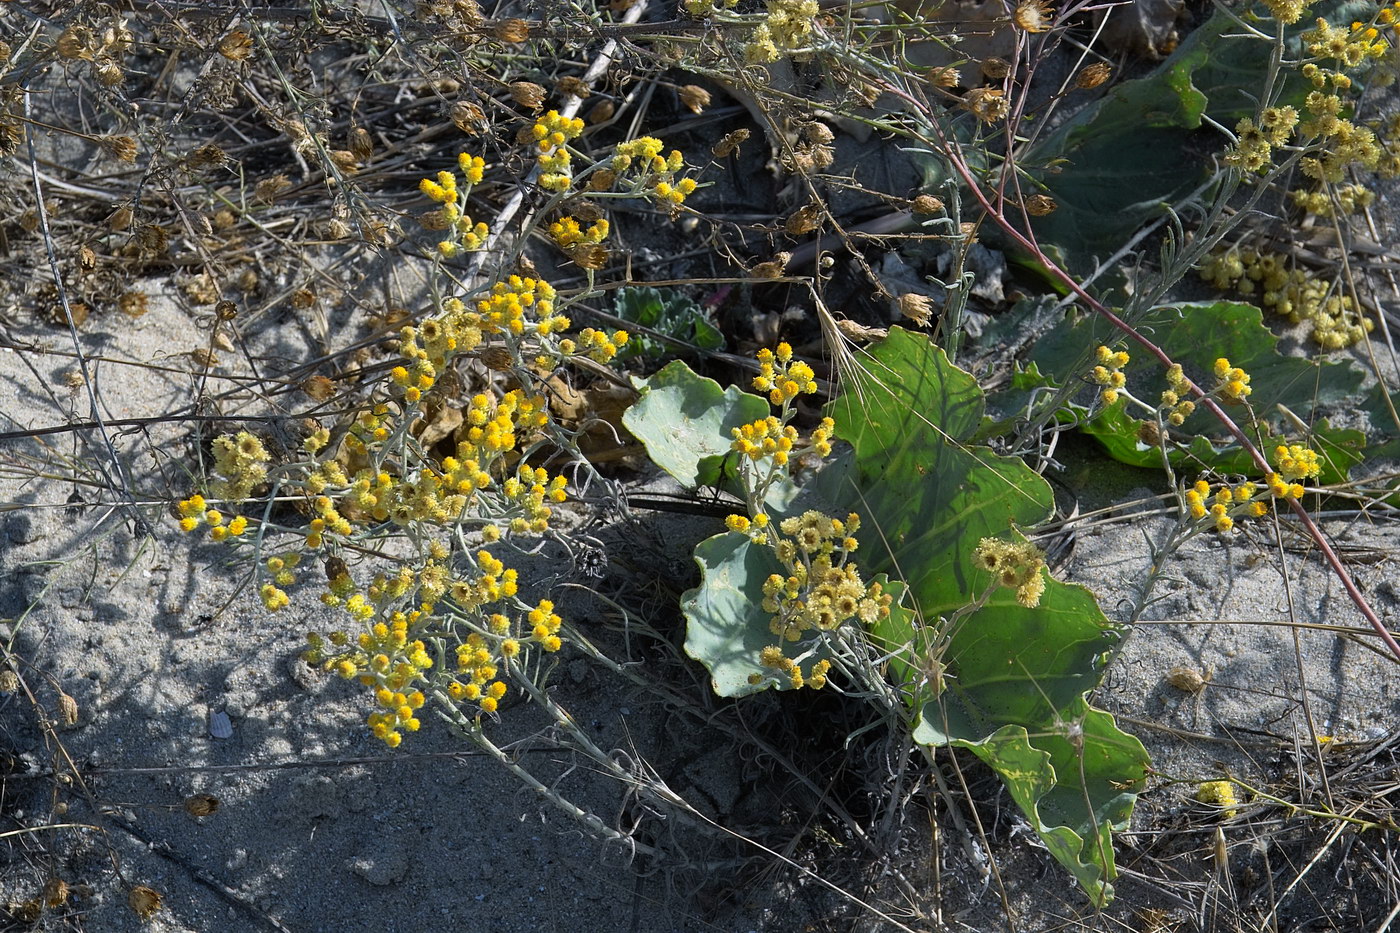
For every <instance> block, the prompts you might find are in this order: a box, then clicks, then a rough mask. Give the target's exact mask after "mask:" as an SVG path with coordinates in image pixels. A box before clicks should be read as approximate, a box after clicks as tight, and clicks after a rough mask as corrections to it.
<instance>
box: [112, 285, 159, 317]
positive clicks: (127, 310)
mask: <svg viewBox="0 0 1400 933" xmlns="http://www.w3.org/2000/svg"><path fill="white" fill-rule="evenodd" d="M117 310H118V311H120V312H121V313H122V314H125V315H126V316H127V317H143V316H144V315H145V314H146V312H147V311H149V310H151V306H150V299H149V298H147V297H146V293H145V292H136V291H132V292H122V294H121V297H119V298H118V299H117Z"/></svg>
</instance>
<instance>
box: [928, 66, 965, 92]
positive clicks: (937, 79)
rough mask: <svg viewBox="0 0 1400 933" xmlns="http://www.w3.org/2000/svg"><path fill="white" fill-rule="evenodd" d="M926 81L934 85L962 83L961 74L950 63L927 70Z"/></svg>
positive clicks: (946, 85) (949, 85)
mask: <svg viewBox="0 0 1400 933" xmlns="http://www.w3.org/2000/svg"><path fill="white" fill-rule="evenodd" d="M928 83H929V84H932V85H933V86H934V87H957V86H958V85H960V84H962V75H961V74H959V73H958V69H956V68H954V67H953V66H952V65H943V66H941V67H938V68H930V69H929V70H928Z"/></svg>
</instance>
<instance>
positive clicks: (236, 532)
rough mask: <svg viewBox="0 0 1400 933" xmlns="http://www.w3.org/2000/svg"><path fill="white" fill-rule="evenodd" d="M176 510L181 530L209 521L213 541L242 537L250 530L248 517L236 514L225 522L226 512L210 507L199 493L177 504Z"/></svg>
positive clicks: (196, 526) (190, 529)
mask: <svg viewBox="0 0 1400 933" xmlns="http://www.w3.org/2000/svg"><path fill="white" fill-rule="evenodd" d="M175 511H176V514H178V515H179V522H180V530H181V531H194V530H195V529H196V528H198V527H199V526H200V525H201V524H203V523H208V525H209V537H210V539H211V540H213V541H225V540H227V539H229V538H237V537H241V536H242V535H243V533H244V532H245V531H247V530H248V519H246V518H244V517H243V516H242V515H235V516H234V517H233V518H231V519H229V520H228V522H227V523H225V522H224V514H223V513H222V512H220V511H219V510H218V509H213V508H210V507H209V505H208V503H206V502H205V501H204V497H203V496H201V495H199V494H195V495H193V496H190V497H189V498H188V499H183V500H181V501H180V502H179V503H177V504H176V506H175Z"/></svg>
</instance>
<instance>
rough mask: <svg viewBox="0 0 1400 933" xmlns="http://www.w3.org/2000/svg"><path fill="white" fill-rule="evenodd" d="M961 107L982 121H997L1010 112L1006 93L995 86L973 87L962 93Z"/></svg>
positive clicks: (1004, 117)
mask: <svg viewBox="0 0 1400 933" xmlns="http://www.w3.org/2000/svg"><path fill="white" fill-rule="evenodd" d="M962 107H963V109H964V110H966V111H968V112H969V113H971V114H972V115H973V116H975V117H977V119H979V120H981V121H982V122H983V123H997V122H999V121H1001V120H1004V119H1006V115H1007V114H1008V113H1010V112H1011V104H1010V103H1009V102H1008V101H1007V99H1006V93H1005V92H1004V91H1002V89H1001V88H995V87H975V88H973V89H972V90H970V91H968V92H967V93H966V94H965V95H963V101H962Z"/></svg>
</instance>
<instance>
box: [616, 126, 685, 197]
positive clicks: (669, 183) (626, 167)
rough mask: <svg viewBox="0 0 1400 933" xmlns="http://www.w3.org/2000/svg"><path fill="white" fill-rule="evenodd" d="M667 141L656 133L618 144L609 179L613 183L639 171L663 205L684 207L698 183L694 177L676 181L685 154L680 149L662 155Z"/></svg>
mask: <svg viewBox="0 0 1400 933" xmlns="http://www.w3.org/2000/svg"><path fill="white" fill-rule="evenodd" d="M664 148H665V144H664V143H662V142H661V140H659V139H657V138H656V137H655V136H642V137H639V138H637V139H633V140H629V141H628V142H623V143H618V145H617V149H616V151H615V152H614V154H613V158H612V168H611V170H610V171H609V173H608V175H607V176H605V178H607V179H608V181H609V184H611V183H612V180H614V179H616V177H617V176H618V175H622V174H623V173H625V172H628V171H635V172H637V173H638V174H639V175H640V176H641V177H642V178H643V179H644V181H645V183H646V184H647V185H648V186H649V187H650V188H651V192H650V193H651V195H652V196H653V197H655V198H656V200H657V201H658V202H660V203H662V204H669V205H672V206H677V207H678V206H680V205H681V204H684V203H685V199H686V198H688V197H690V195H691V194H693V193H694V192H695V189H696V188H697V187H698V185H697V184H696V182H695V179H693V178H682V179H680V180H679V181H677V180H676V177H675V176H676V175H677V174H678V173H679V172H682V171H684V170H685V157H684V156H683V155H681V152H680V150H679V149H672V150H671V152H670V153H669V154H668V155H666V156H662V154H661V151H662V149H664Z"/></svg>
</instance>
